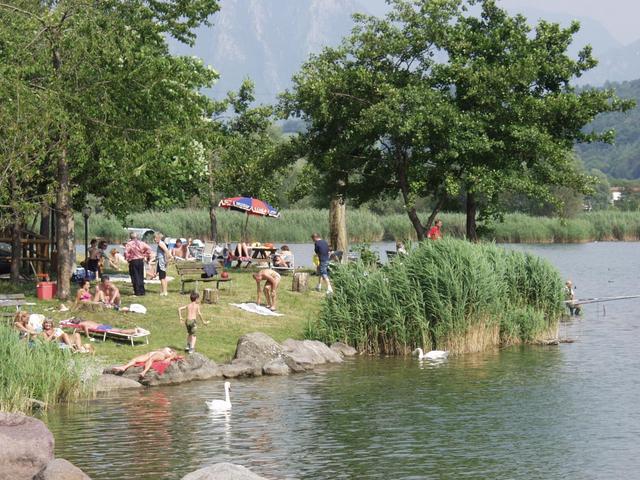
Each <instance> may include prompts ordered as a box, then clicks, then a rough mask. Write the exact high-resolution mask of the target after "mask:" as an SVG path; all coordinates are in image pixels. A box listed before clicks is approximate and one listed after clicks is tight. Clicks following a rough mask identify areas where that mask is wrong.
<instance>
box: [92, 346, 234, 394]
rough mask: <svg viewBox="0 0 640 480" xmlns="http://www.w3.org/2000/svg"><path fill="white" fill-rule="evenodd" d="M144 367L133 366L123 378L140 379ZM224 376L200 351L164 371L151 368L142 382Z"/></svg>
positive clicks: (153, 382)
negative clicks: (160, 372)
mask: <svg viewBox="0 0 640 480" xmlns="http://www.w3.org/2000/svg"><path fill="white" fill-rule="evenodd" d="M113 372H114V371H113V370H112V369H111V368H107V369H105V371H104V373H107V374H109V373H113ZM141 372H142V367H132V368H130V369H128V370H127V371H126V372H125V373H123V374H122V377H123V378H128V379H131V380H136V381H137V380H138V379H139V376H140V373H141ZM220 376H222V371H221V370H220V367H219V366H218V365H217V364H216V363H215V362H214V361H213V360H209V359H208V358H207V357H205V356H204V355H202V354H200V353H192V354H191V355H185V357H184V358H183V359H182V360H179V361H177V362H172V363H171V365H169V366H168V367H167V369H166V370H165V371H164V372H163V373H162V375H160V374H158V372H156V371H155V370H154V369H153V368H152V369H151V370H149V371H148V372H147V374H146V376H145V378H144V379H143V380H141V383H142V384H143V385H149V386H156V385H174V384H178V383H184V382H190V381H192V380H208V379H210V378H214V377H220Z"/></svg>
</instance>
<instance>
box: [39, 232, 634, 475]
mask: <svg viewBox="0 0 640 480" xmlns="http://www.w3.org/2000/svg"><path fill="white" fill-rule="evenodd" d="M509 248H518V249H524V250H528V251H531V252H533V253H537V254H540V255H542V256H544V257H546V258H548V259H549V260H551V261H552V262H553V263H554V264H555V265H556V266H557V267H558V268H559V269H560V270H561V272H562V273H563V275H565V276H566V277H570V278H572V279H573V280H574V283H575V284H576V286H577V293H578V296H579V297H594V296H612V295H625V294H635V293H640V284H639V281H638V279H639V272H638V264H639V263H640V244H638V243H620V244H617V243H616V244H614V243H594V244H586V245H561V246H555V245H551V246H511V247H509ZM639 306H640V300H626V301H619V302H611V303H608V304H606V310H605V311H603V307H602V305H599V306H598V305H588V306H587V307H586V308H585V312H584V316H583V317H582V318H581V319H578V320H574V321H572V322H570V323H566V324H563V326H562V327H561V335H562V336H566V337H571V338H574V339H576V342H575V343H572V344H563V345H560V346H556V347H520V348H511V349H505V350H501V351H496V352H488V353H483V354H474V355H466V356H461V357H456V358H452V359H450V360H449V361H448V362H447V363H444V364H441V365H436V366H433V365H429V364H426V363H425V364H421V363H420V362H418V361H417V360H415V359H408V358H407V359H403V358H402V359H400V358H380V359H371V358H364V359H356V360H351V361H347V362H345V364H343V365H340V366H333V367H328V368H323V369H320V370H318V371H316V372H315V373H313V374H303V375H295V376H291V377H287V378H274V377H270V378H258V379H247V380H234V381H232V388H233V390H232V392H231V396H232V402H233V412H232V413H230V414H228V415H226V416H225V415H218V416H213V415H211V414H209V413H208V412H207V411H206V410H205V408H204V401H205V400H207V399H211V398H221V396H222V381H220V380H215V381H207V382H198V383H192V384H187V385H183V386H175V387H165V388H154V389H145V390H143V391H141V392H134V393H125V394H118V395H117V396H112V397H110V398H102V399H99V400H97V401H94V402H91V403H89V404H87V405H73V406H69V407H62V408H59V409H58V410H55V411H52V412H50V413H49V414H48V415H47V417H46V418H45V421H46V422H47V423H48V425H49V428H51V430H52V431H53V433H54V435H55V438H56V454H57V456H61V457H64V458H67V459H68V460H70V461H72V462H73V463H75V464H77V465H78V466H80V467H81V468H82V469H83V470H85V471H86V472H87V473H88V474H89V475H91V476H92V477H93V478H94V479H96V480H100V479H114V480H115V479H149V480H151V479H154V480H155V479H179V478H181V477H182V476H183V475H185V474H186V473H188V472H190V471H193V470H195V469H198V468H201V467H203V466H206V465H208V464H211V463H215V462H221V461H230V462H234V463H238V464H242V465H245V466H247V467H249V468H251V469H252V470H253V471H255V472H256V473H258V474H261V475H264V476H266V477H268V478H287V479H289V478H291V479H293V478H305V479H351V478H372V479H423V478H433V479H448V478H451V479H457V478H469V479H477V478H488V479H602V478H638V477H640V456H639V455H638V441H639V440H640V407H639V404H640V402H639V399H640V375H639V374H640V345H639V336H640V318H639V315H638V313H637V312H638V307H639Z"/></svg>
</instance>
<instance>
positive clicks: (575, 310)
mask: <svg viewBox="0 0 640 480" xmlns="http://www.w3.org/2000/svg"><path fill="white" fill-rule="evenodd" d="M564 299H565V303H566V304H567V308H568V309H569V314H570V315H580V312H581V311H582V309H581V308H580V305H576V304H575V302H576V300H577V299H576V292H574V291H573V283H571V280H567V283H565V284H564Z"/></svg>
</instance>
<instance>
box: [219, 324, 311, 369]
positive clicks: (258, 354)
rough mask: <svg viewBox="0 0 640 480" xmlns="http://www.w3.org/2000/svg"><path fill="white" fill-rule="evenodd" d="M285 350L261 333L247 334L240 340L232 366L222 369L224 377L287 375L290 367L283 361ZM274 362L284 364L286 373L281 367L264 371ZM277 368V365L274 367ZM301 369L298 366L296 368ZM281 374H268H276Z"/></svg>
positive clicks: (225, 366)
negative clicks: (266, 366)
mask: <svg viewBox="0 0 640 480" xmlns="http://www.w3.org/2000/svg"><path fill="white" fill-rule="evenodd" d="M283 356H284V350H283V348H282V345H280V344H279V343H278V342H276V341H275V340H274V339H273V338H271V337H270V336H268V335H265V334H264V333H261V332H254V333H247V334H245V335H242V336H241V337H240V338H239V339H238V345H237V346H236V354H235V356H234V357H233V360H232V361H231V363H230V364H228V365H224V366H223V367H222V375H224V376H225V377H227V378H236V377H259V376H260V375H262V374H263V373H264V374H266V375H269V374H275V375H286V373H289V367H287V366H286V363H284V360H283ZM273 362H282V363H283V364H284V365H285V367H286V370H287V371H286V373H283V371H284V369H283V368H281V367H278V368H274V369H273V370H272V369H271V368H267V369H266V371H265V369H264V367H265V365H271V364H272V363H273ZM273 366H274V367H276V365H275V364H274V365H273ZM295 368H296V369H299V367H298V366H296V367H295ZM276 370H277V371H278V372H279V373H267V372H276Z"/></svg>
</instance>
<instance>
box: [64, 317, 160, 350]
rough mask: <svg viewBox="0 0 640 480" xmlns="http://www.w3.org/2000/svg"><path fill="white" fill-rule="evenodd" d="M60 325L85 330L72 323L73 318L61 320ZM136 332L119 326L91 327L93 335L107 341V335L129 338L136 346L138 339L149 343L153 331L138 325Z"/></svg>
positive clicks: (132, 344) (123, 338)
mask: <svg viewBox="0 0 640 480" xmlns="http://www.w3.org/2000/svg"><path fill="white" fill-rule="evenodd" d="M60 327H63V328H75V329H77V330H83V328H82V327H81V326H80V325H78V324H76V323H72V322H71V320H62V321H61V322H60ZM136 328H137V332H136V333H122V331H121V329H119V328H114V327H112V328H90V329H89V334H90V335H91V336H93V337H97V338H102V341H103V342H104V341H106V339H107V337H110V338H115V339H118V340H127V341H129V342H130V343H131V346H132V347H133V346H134V342H135V341H136V340H144V342H145V344H147V345H149V335H151V332H150V331H149V330H145V329H144V328H140V327H136Z"/></svg>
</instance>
